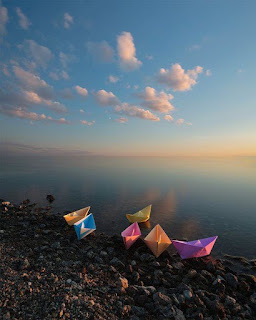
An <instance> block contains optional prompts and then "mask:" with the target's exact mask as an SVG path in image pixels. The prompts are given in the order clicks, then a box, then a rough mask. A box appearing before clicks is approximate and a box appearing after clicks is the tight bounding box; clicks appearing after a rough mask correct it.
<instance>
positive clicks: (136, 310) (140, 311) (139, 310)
mask: <svg viewBox="0 0 256 320" xmlns="http://www.w3.org/2000/svg"><path fill="white" fill-rule="evenodd" d="M131 312H132V313H133V314H134V315H136V316H138V317H143V316H145V314H146V311H145V309H144V308H142V307H138V306H132V307H131Z"/></svg>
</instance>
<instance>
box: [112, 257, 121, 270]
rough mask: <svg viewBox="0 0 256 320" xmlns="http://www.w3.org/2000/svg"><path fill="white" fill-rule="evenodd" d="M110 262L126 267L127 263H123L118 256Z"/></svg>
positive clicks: (113, 264) (115, 265) (116, 265)
mask: <svg viewBox="0 0 256 320" xmlns="http://www.w3.org/2000/svg"><path fill="white" fill-rule="evenodd" d="M110 264H111V265H112V266H114V267H121V268H124V267H125V265H124V264H123V262H122V261H120V260H119V259H118V258H117V257H114V258H113V259H112V260H111V261H110Z"/></svg>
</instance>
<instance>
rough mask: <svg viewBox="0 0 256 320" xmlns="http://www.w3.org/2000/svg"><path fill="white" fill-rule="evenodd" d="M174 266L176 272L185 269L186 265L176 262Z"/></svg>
mask: <svg viewBox="0 0 256 320" xmlns="http://www.w3.org/2000/svg"><path fill="white" fill-rule="evenodd" d="M172 266H173V268H174V269H176V270H181V269H183V268H184V264H183V263H182V262H175V263H174V264H173V265H172Z"/></svg>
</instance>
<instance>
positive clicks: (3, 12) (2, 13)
mask: <svg viewBox="0 0 256 320" xmlns="http://www.w3.org/2000/svg"><path fill="white" fill-rule="evenodd" d="M7 22H8V10H7V8H5V7H3V6H2V3H1V1H0V40H1V37H2V36H3V35H4V34H5V33H6V23H7Z"/></svg>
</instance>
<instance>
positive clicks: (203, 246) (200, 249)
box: [172, 236, 218, 259]
mask: <svg viewBox="0 0 256 320" xmlns="http://www.w3.org/2000/svg"><path fill="white" fill-rule="evenodd" d="M217 238H218V236H215V237H210V238H205V239H199V240H194V241H189V242H186V241H179V240H172V243H173V245H174V247H175V248H176V249H177V251H178V252H179V255H180V257H181V259H189V258H199V257H204V256H208V255H209V254H210V253H211V251H212V248H213V246H214V243H215V241H216V240H217Z"/></svg>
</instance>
